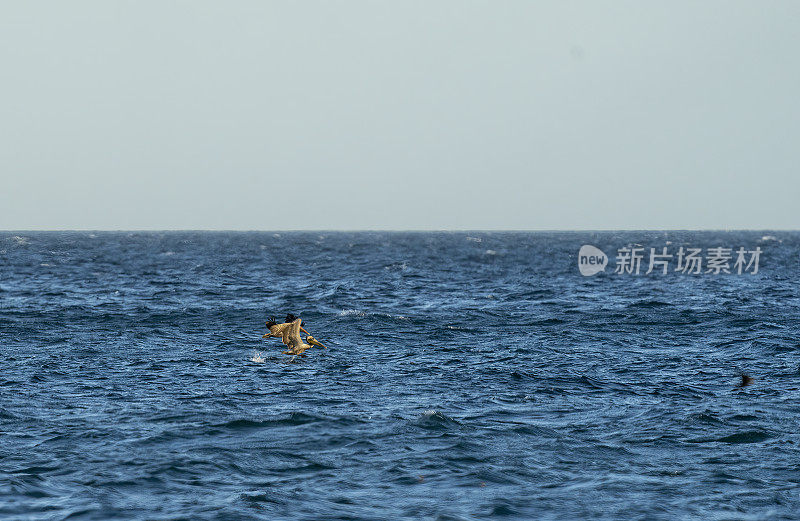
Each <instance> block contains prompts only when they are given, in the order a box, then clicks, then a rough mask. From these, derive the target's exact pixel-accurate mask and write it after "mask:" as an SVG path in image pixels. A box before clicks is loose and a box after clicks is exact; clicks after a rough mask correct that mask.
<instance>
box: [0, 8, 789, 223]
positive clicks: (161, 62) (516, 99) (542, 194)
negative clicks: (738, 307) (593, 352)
mask: <svg viewBox="0 0 800 521" xmlns="http://www.w3.org/2000/svg"><path fill="white" fill-rule="evenodd" d="M798 27H800V2H796V1H770V2H757V1H755V0H753V1H748V2H741V1H710V0H709V1H703V2H697V1H694V0H693V1H683V0H681V1H670V2H655V1H644V2H643V1H640V0H637V1H613V2H612V1H601V0H592V1H564V0H554V1H528V0H526V1H511V0H508V1H497V0H490V1H483V2H475V1H465V0H459V1H435V0H425V1H405V0H404V1H394V2H390V1H385V2H384V1H360V0H347V1H344V0H342V1H312V0H306V1H301V2H295V1H267V0H257V1H245V0H238V1H237V0H230V1H225V2H222V1H215V2H209V1H199V0H191V1H170V0H158V1H150V0H137V1H121V0H120V1H109V0H100V1H81V0H77V1H74V2H62V1H54V2H44V1H41V2H40V1H36V2H3V3H0V229H5V230H42V229H44V230H57V229H58V230H61V229H90V230H119V229H126V230H148V229H156V230H168V229H193V230H196V229H213V230H303V229H315V230H336V229H340V230H359V229H369V230H502V229H507V230H601V229H603V230H605V229H800V210H798V208H800V203H799V202H798V201H800V172H798V165H800V145H799V144H800V95H798V93H800V54H799V51H800V31H798V30H797V28H798Z"/></svg>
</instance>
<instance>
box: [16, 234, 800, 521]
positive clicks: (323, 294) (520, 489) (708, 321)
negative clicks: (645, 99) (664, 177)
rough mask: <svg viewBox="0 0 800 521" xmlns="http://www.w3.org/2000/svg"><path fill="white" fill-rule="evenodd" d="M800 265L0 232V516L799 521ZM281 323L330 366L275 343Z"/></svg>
mask: <svg viewBox="0 0 800 521" xmlns="http://www.w3.org/2000/svg"><path fill="white" fill-rule="evenodd" d="M583 245H593V246H596V247H597V248H599V249H600V250H602V251H603V252H604V253H605V254H606V255H607V256H608V266H607V267H606V269H605V271H603V272H601V273H599V274H597V275H594V276H591V277H587V276H583V275H582V274H581V272H580V271H579V269H578V251H579V249H580V248H581V246H583ZM638 245H641V247H642V248H644V260H643V261H642V266H641V271H640V273H639V274H638V275H637V274H636V273H635V271H634V272H632V273H615V265H617V266H618V263H617V259H616V258H617V256H618V253H619V251H620V250H621V249H625V248H631V247H638ZM680 247H684V248H686V249H687V250H686V251H688V249H689V248H697V249H700V250H701V252H702V255H703V256H706V255H707V254H709V249H710V248H717V247H724V248H731V249H732V251H733V259H732V260H731V261H730V263H729V271H731V273H729V274H728V273H724V271H722V272H720V273H718V274H715V273H714V272H713V271H712V272H706V266H707V265H708V262H710V261H709V259H708V258H705V259H704V262H705V264H703V265H702V272H701V273H686V272H683V271H680V270H676V268H677V267H678V265H677V253H678V250H679V248H680ZM650 248H655V249H656V251H657V252H659V253H662V252H663V250H662V248H668V253H669V254H672V255H673V258H672V259H671V261H670V264H669V265H668V266H667V271H668V273H667V274H664V273H663V271H661V267H658V268H656V269H655V270H654V271H652V272H651V273H649V274H646V273H645V271H647V268H648V265H647V263H648V257H649V256H650V255H649V254H650V253H651V252H650ZM739 248H744V249H745V251H747V252H751V251H756V248H759V249H760V250H759V251H760V257H759V259H758V270H757V272H756V273H753V271H755V265H754V264H751V266H750V268H749V270H748V269H746V268H747V266H744V268H745V270H744V272H743V273H741V274H739V273H737V270H736V269H735V266H734V261H735V260H736V250H738V249H739ZM748 258H749V257H748ZM798 261H800V233H796V232H624V233H615V232H603V233H591V232H586V233H562V232H558V233H556V232H554V233H499V232H491V233H490V232H465V233H400V232H397V233H379V232H375V233H367V232H359V233H305V232H303V233H299V232H298V233H271V232H269V233H267V232H253V233H249V232H248V233H229V232H219V233H216V232H165V233H150V232H134V233H129V232H113V233H111V232H95V233H90V232H52V233H50V232H48V233H34V232H0V355H1V356H0V519H3V520H61V519H71V520H109V519H136V520H178V519H182V520H192V521H197V520H250V519H267V520H275V519H308V520H332V519H351V520H356V519H357V520H385V519H435V520H457V519H495V518H496V519H501V518H504V519H568V520H574V519H643V520H644V519H647V520H649V519H664V520H679V519H718V520H722V519H748V520H749V519H799V518H800V356H798V354H799V353H800V285H799V284H798V283H799V282H800V272H799V271H798V268H800V262H798ZM738 267H739V268H742V267H743V266H741V265H739V266H738ZM288 312H292V313H295V314H297V315H299V316H300V317H302V318H303V321H304V322H303V325H304V327H306V329H308V331H309V332H311V333H312V334H313V335H314V336H315V337H317V338H318V339H319V340H321V341H322V342H324V343H325V344H326V345H327V346H328V349H326V350H323V349H319V348H314V349H312V350H310V351H308V352H307V356H305V357H296V358H294V359H293V358H292V357H289V356H287V355H283V354H281V351H282V349H281V347H282V346H281V345H280V343H279V340H278V339H275V338H272V339H262V338H261V335H262V334H263V333H264V332H265V331H266V329H265V327H264V321H265V320H266V319H267V318H268V317H269V316H271V315H274V316H276V317H278V318H279V319H280V318H282V317H283V316H284V315H285V314H286V313H288ZM742 374H745V375H747V376H749V377H750V378H752V381H751V383H750V385H746V386H742V385H741V384H742V382H743V379H742Z"/></svg>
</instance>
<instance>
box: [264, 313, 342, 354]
mask: <svg viewBox="0 0 800 521" xmlns="http://www.w3.org/2000/svg"><path fill="white" fill-rule="evenodd" d="M286 318H287V319H291V320H287V321H286V322H285V323H283V324H278V323H276V322H275V321H274V320H268V321H267V327H268V328H269V333H266V334H265V335H264V336H262V337H261V338H269V337H281V341H282V342H283V343H284V344H285V345H286V347H288V348H289V349H287V350H286V351H283V354H285V355H301V354H303V352H304V351H306V350H308V349H311V347H312V346H319V347H321V348H323V349H328V348H327V347H326V346H325V345H323V344H322V343H321V342H319V341H318V340H317V339H316V338H314V337H313V336H311V334H310V333H309V332H308V331H306V330H305V329H303V327H302V326H301V325H300V324H301V320H300V319H299V318H295V317H294V315H291V314H290V315H288V316H287V317H286ZM300 331H302V332H303V333H305V334H306V340H305V342H304V341H303V339H302V338H301V337H300Z"/></svg>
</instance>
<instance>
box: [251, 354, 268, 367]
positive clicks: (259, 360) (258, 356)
mask: <svg viewBox="0 0 800 521" xmlns="http://www.w3.org/2000/svg"><path fill="white" fill-rule="evenodd" d="M250 361H251V362H255V363H257V364H263V363H264V362H265V360H264V353H262V352H260V351H253V356H251V357H250Z"/></svg>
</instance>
